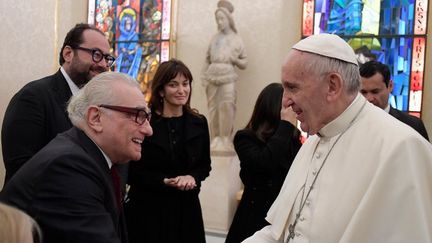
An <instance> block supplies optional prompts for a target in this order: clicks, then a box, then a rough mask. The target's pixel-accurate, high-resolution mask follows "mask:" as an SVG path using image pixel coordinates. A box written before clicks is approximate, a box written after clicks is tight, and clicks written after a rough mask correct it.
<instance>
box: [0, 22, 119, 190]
mask: <svg viewBox="0 0 432 243" xmlns="http://www.w3.org/2000/svg"><path fill="white" fill-rule="evenodd" d="M59 61H60V66H61V67H60V69H59V70H58V71H57V72H56V73H55V74H53V75H51V76H47V77H45V78H42V79H39V80H36V81H33V82H30V83H28V84H27V85H25V86H24V87H23V88H22V89H21V90H20V91H18V93H16V94H15V95H14V97H13V98H12V99H11V101H10V103H9V105H8V107H7V110H6V113H5V116H4V120H3V127H2V134H1V142H2V152H3V160H4V163H5V169H6V178H5V184H6V183H7V181H8V180H9V179H10V178H11V177H12V175H13V174H15V172H16V171H18V169H19V168H21V166H22V165H23V164H24V163H26V161H27V160H29V159H30V158H31V157H32V156H33V155H34V154H35V153H36V152H38V151H39V150H40V149H41V148H42V147H43V146H45V145H46V144H47V143H48V142H49V141H51V139H53V138H54V137H55V136H56V135H57V134H58V133H60V132H63V131H66V130H67V129H69V128H71V127H72V124H71V122H70V120H69V118H68V117H67V113H66V103H67V101H68V100H69V98H70V97H71V96H72V95H74V94H75V93H77V92H78V90H79V89H80V88H81V87H83V86H84V85H85V84H86V83H87V82H88V81H89V80H90V79H91V78H93V77H94V76H96V75H97V74H99V73H102V72H105V71H108V70H109V68H110V67H111V66H112V65H113V63H114V61H115V58H114V57H113V56H112V55H111V54H110V45H109V43H108V41H107V39H106V38H105V36H104V34H103V32H101V31H100V30H98V29H97V28H96V27H94V26H92V25H88V24H77V25H76V26H75V27H74V28H72V29H71V30H70V31H69V32H68V34H67V35H66V38H65V40H64V43H63V46H62V48H61V51H60V60H59Z"/></svg>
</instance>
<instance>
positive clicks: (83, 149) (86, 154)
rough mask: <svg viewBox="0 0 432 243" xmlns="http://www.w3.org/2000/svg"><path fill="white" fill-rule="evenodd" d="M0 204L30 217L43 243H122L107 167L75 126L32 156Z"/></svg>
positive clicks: (120, 218)
mask: <svg viewBox="0 0 432 243" xmlns="http://www.w3.org/2000/svg"><path fill="white" fill-rule="evenodd" d="M0 201H3V202H4V203H6V204H9V205H12V206H15V207H17V208H19V209H21V210H23V211H25V212H26V213H28V214H29V215H30V216H32V217H33V218H34V219H35V220H36V221H37V222H38V223H39V224H40V226H41V228H42V233H43V238H44V243H59V242H64V243H66V242H69V243H83V242H89V243H98V242H99V243H120V242H122V243H126V242H127V234H126V230H125V221H124V217H123V213H122V211H121V210H120V211H119V210H118V208H117V205H116V201H115V195H114V188H113V182H112V179H111V175H110V170H109V167H108V163H107V161H106V160H105V158H104V156H103V154H102V152H101V151H100V150H99V149H98V147H97V146H96V145H95V144H94V143H93V142H92V140H90V139H89V138H88V137H87V136H86V135H85V134H84V133H83V132H82V131H81V130H79V129H77V128H75V127H74V128H71V129H70V130H68V131H66V132H64V133H62V134H59V135H58V136H57V137H56V138H54V139H53V140H52V141H51V142H50V143H49V144H48V145H47V146H46V147H44V148H43V149H42V150H40V151H39V152H38V153H37V154H36V155H35V156H34V157H32V158H31V159H30V160H29V161H28V162H27V163H26V164H25V165H24V166H23V167H22V168H21V169H20V170H19V171H18V172H17V173H16V175H15V176H14V177H13V178H12V179H11V180H10V181H9V182H8V184H7V185H6V186H5V187H4V189H3V191H2V192H0ZM120 239H121V240H120Z"/></svg>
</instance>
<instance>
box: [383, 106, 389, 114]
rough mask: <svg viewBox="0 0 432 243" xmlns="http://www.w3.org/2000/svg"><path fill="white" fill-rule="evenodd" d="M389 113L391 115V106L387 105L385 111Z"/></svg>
mask: <svg viewBox="0 0 432 243" xmlns="http://www.w3.org/2000/svg"><path fill="white" fill-rule="evenodd" d="M384 110H385V111H386V112H387V113H389V112H390V105H389V104H387V106H386V108H385V109H384Z"/></svg>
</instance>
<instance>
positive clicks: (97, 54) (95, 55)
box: [72, 46, 116, 67]
mask: <svg viewBox="0 0 432 243" xmlns="http://www.w3.org/2000/svg"><path fill="white" fill-rule="evenodd" d="M72 49H78V50H83V51H86V52H88V53H90V54H91V55H92V59H93V61H94V62H95V63H99V62H100V61H102V59H105V61H106V63H107V66H108V67H111V66H112V65H113V64H114V62H115V60H116V59H115V57H113V56H111V55H110V54H103V53H102V51H101V50H99V49H96V48H93V49H90V48H85V47H82V46H77V47H72Z"/></svg>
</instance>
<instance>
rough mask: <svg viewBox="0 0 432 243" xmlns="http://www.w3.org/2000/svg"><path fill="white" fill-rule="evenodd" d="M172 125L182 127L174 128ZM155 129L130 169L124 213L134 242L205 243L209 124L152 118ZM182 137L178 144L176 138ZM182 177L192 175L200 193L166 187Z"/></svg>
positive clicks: (192, 118)
mask: <svg viewBox="0 0 432 243" xmlns="http://www.w3.org/2000/svg"><path fill="white" fill-rule="evenodd" d="M174 120H176V121H177V123H174V124H177V125H179V124H181V125H179V126H178V127H173V126H171V127H170V124H171V125H172V124H173V123H171V122H172V121H174ZM151 126H152V128H153V132H154V135H153V136H151V137H148V138H147V137H146V139H145V140H144V142H143V144H142V157H141V160H140V161H136V162H134V161H132V162H131V163H130V167H129V184H130V190H129V196H130V201H129V202H128V203H126V205H125V213H126V218H127V222H128V230H129V239H130V243H135V242H137V243H141V242H151V243H174V242H175V243H177V242H184V243H186V242H187V243H203V242H205V233H204V224H203V219H202V212H201V205H200V201H199V198H198V194H199V191H200V186H201V181H203V180H204V179H205V178H206V177H207V176H208V175H209V172H210V169H211V167H210V138H209V130H208V125H207V120H206V118H205V117H197V116H194V115H191V114H187V113H185V115H184V116H182V117H181V118H179V119H177V118H161V117H160V116H158V115H157V114H155V113H154V114H153V116H152V119H151ZM178 133H181V136H179V138H180V140H176V139H175V138H176V134H178ZM176 141H177V142H178V143H176ZM173 143H175V144H173ZM180 175H191V176H193V177H194V178H195V182H196V184H197V188H195V189H193V190H189V191H181V190H178V189H176V188H172V187H169V186H166V185H165V184H164V183H163V179H164V178H173V177H176V176H180Z"/></svg>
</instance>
